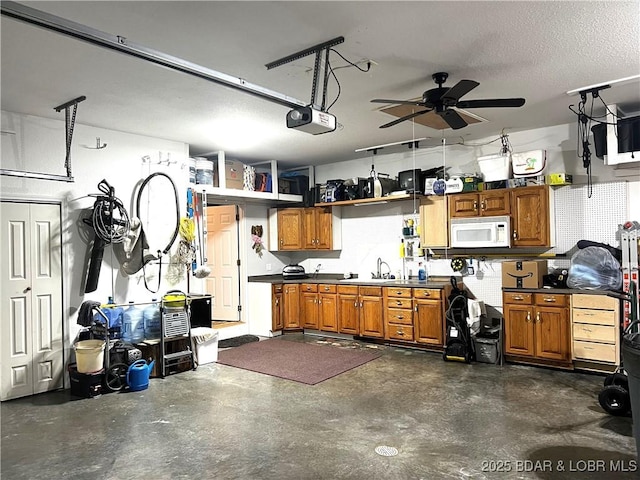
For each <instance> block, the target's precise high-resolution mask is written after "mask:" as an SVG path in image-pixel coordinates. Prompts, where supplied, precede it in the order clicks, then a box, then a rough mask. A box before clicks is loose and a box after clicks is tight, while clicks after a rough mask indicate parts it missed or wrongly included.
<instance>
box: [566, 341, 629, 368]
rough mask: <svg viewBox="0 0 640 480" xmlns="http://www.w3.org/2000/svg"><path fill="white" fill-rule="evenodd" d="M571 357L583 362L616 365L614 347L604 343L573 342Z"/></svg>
mask: <svg viewBox="0 0 640 480" xmlns="http://www.w3.org/2000/svg"><path fill="white" fill-rule="evenodd" d="M573 355H574V356H575V358H580V359H583V360H596V361H599V362H610V363H618V359H617V358H616V346H615V345H606V344H604V343H590V342H581V341H578V340H576V341H574V342H573Z"/></svg>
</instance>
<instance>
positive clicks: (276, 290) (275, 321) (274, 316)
mask: <svg viewBox="0 0 640 480" xmlns="http://www.w3.org/2000/svg"><path fill="white" fill-rule="evenodd" d="M271 290H272V303H271V330H272V331H274V332H278V331H281V330H282V329H283V328H284V301H283V298H282V291H283V285H282V284H275V285H273V286H272V287H271Z"/></svg>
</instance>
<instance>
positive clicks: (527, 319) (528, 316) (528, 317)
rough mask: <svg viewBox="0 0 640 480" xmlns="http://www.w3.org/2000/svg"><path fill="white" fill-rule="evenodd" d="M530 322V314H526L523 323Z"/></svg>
mask: <svg viewBox="0 0 640 480" xmlns="http://www.w3.org/2000/svg"><path fill="white" fill-rule="evenodd" d="M530 321H531V312H527V318H526V319H525V322H530Z"/></svg>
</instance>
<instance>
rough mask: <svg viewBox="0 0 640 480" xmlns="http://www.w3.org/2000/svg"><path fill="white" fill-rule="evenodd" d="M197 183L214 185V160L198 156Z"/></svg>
mask: <svg viewBox="0 0 640 480" xmlns="http://www.w3.org/2000/svg"><path fill="white" fill-rule="evenodd" d="M196 184H197V185H213V161H211V160H207V159H206V158H198V157H196Z"/></svg>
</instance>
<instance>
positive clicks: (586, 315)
mask: <svg viewBox="0 0 640 480" xmlns="http://www.w3.org/2000/svg"><path fill="white" fill-rule="evenodd" d="M571 329H572V333H573V359H574V360H575V361H577V362H583V364H581V365H580V366H581V367H584V368H587V369H589V370H596V371H611V370H613V369H615V367H617V366H618V365H620V301H619V300H618V299H615V298H612V297H608V296H606V295H591V294H581V293H580V294H574V295H572V297H571ZM585 362H588V364H586V363H585Z"/></svg>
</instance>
